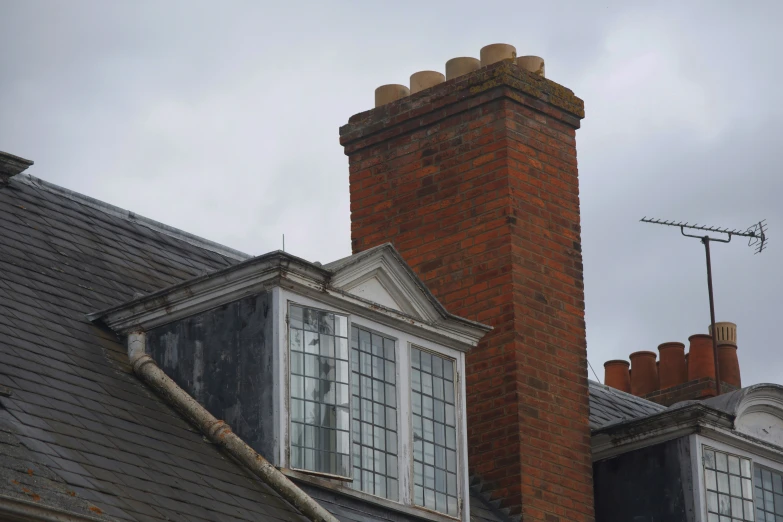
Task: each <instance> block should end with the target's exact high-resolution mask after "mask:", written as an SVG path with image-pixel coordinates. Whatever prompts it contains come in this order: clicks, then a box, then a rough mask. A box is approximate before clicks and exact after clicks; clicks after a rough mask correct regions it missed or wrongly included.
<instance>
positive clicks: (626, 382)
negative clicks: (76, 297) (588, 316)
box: [604, 322, 742, 400]
mask: <svg viewBox="0 0 783 522" xmlns="http://www.w3.org/2000/svg"><path fill="white" fill-rule="evenodd" d="M715 331H716V333H717V344H718V365H719V367H720V375H721V381H722V382H724V383H726V384H729V385H730V386H731V387H733V388H741V387H742V381H741V378H740V368H739V361H738V359H737V325H736V324H734V323H728V322H722V323H715ZM688 342H689V344H690V347H689V350H688V353H685V345H684V344H683V343H680V342H668V343H663V344H661V345H659V346H658V354H659V355H660V360H658V361H657V362H656V354H655V353H654V352H646V351H642V352H634V353H632V354H631V355H630V357H629V358H630V360H631V363H630V364H629V363H628V362H627V361H623V360H611V361H607V362H606V363H604V370H605V381H604V382H605V383H606V385H607V386H611V387H612V388H616V389H618V390H621V391H624V392H628V393H632V394H633V395H637V396H647V395H650V394H653V393H655V392H664V391H666V390H671V389H673V388H675V387H681V385H684V384H686V383H698V382H699V381H701V380H702V379H712V380H713V381H714V380H715V359H714V356H713V351H712V350H713V348H712V336H710V335H707V334H696V335H691V336H690V337H689V338H688ZM678 390H679V388H678ZM683 393H685V394H686V395H687V393H689V392H688V391H687V390H686V391H685V392H683ZM694 393H695V394H696V395H694V396H693V397H687V396H686V397H680V396H679V395H676V394H672V395H673V396H676V397H677V398H679V399H680V400H685V399H686V398H704V397H707V396H710V392H709V391H706V392H705V391H704V390H703V389H701V388H698V387H694ZM712 395H714V390H713V392H712ZM656 396H657V394H656ZM653 400H656V399H653Z"/></svg>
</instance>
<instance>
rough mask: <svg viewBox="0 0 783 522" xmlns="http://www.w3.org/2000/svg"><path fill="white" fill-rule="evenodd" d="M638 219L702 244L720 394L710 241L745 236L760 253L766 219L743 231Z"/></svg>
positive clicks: (765, 236) (763, 245)
mask: <svg viewBox="0 0 783 522" xmlns="http://www.w3.org/2000/svg"><path fill="white" fill-rule="evenodd" d="M640 221H641V222H642V223H652V224H653V225H666V226H670V227H679V228H680V233H681V234H682V235H683V236H685V237H693V238H696V239H700V240H701V242H702V244H704V251H705V253H706V255H707V290H708V291H709V295H710V335H711V337H712V355H713V358H714V364H715V385H716V388H717V389H716V392H717V394H718V395H720V394H721V384H720V368H719V367H718V340H717V338H716V335H715V299H714V298H713V294H712V262H711V261H710V242H711V241H716V242H718V243H728V242H729V241H731V238H732V236H738V237H747V238H749V239H748V246H751V247H754V254H760V253H761V252H763V251H764V249H765V248H767V241H768V238H767V224H766V220H764V219H762V220H761V221H759V222H758V223H756V224H755V225H752V226H750V227H748V229H747V230H745V231H744V232H743V231H742V230H738V229H728V228H720V227H710V226H706V225H699V224H698V223H695V224H693V225H690V224H688V223H682V222H675V221H664V220H661V219H652V218H648V217H646V216H645V217H643V218H642V219H640ZM685 229H689V230H702V231H705V232H715V233H718V234H725V235H726V236H727V237H725V238H717V237H710V236H709V235H707V234H705V235H703V236H700V235H696V234H686V233H685Z"/></svg>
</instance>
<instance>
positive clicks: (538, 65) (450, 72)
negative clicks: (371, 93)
mask: <svg viewBox="0 0 783 522" xmlns="http://www.w3.org/2000/svg"><path fill="white" fill-rule="evenodd" d="M479 55H480V56H481V59H480V60H479V59H476V58H471V57H467V56H463V57H459V58H452V59H451V60H449V61H447V62H446V74H445V76H444V75H443V74H442V73H440V72H437V71H419V72H416V73H413V74H412V75H411V78H410V88H408V87H405V86H404V85H398V84H388V85H381V86H380V87H378V88H377V89H375V106H376V107H380V106H382V105H386V104H387V103H391V102H393V101H397V100H399V99H401V98H405V97H406V96H410V95H411V94H416V93H417V92H421V91H423V90H425V89H429V88H430V87H434V86H436V85H438V84H440V83H443V82H445V81H449V80H453V79H454V78H459V77H460V76H463V75H465V74H468V73H471V72H473V71H475V70H477V69H480V68H481V67H486V66H487V65H492V64H493V63H497V62H500V61H503V60H509V61H511V62H514V63H515V64H516V65H517V66H518V67H519V68H520V69H522V70H525V71H528V72H530V73H533V74H537V75H539V76H542V77H543V76H545V74H544V59H543V58H541V57H538V56H521V57H519V58H517V50H516V48H515V47H514V46H513V45H509V44H502V43H498V44H490V45H486V46H484V47H482V48H481V51H480V52H479Z"/></svg>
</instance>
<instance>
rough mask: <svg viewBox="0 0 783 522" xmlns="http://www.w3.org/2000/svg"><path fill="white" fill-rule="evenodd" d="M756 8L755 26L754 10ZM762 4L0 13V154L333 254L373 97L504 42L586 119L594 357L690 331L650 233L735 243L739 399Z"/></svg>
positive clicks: (164, 214)
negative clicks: (687, 225)
mask: <svg viewBox="0 0 783 522" xmlns="http://www.w3.org/2000/svg"><path fill="white" fill-rule="evenodd" d="M748 6H751V7H748ZM782 16H783V13H782V8H781V7H780V5H779V3H777V2H771V1H770V2H760V1H759V2H753V3H752V4H742V5H740V4H736V3H732V2H688V3H683V2H620V1H612V2H609V1H607V2H582V1H580V2H577V1H572V2H565V1H563V2H547V3H539V4H537V5H531V4H527V3H519V2H517V3H509V2H482V3H480V4H476V3H475V2H394V3H389V2H384V3H380V2H347V1H346V2H309V3H307V2H302V3H295V2H274V3H273V2H241V1H233V2H221V3H216V2H206V1H201V2H197V1H188V2H185V1H169V2H166V3H160V2H152V1H141V2H124V3H121V2H103V1H98V0H93V1H86V0H82V1H71V2H54V1H43V0H37V1H25V2H10V1H8V0H5V1H2V0H0V71H2V75H0V114H1V115H2V118H0V149H2V150H7V151H9V152H12V153H16V154H19V155H22V156H25V157H30V158H32V159H34V160H35V161H36V166H35V167H33V168H32V169H31V171H30V172H31V173H32V174H34V175H37V176H40V177H42V178H44V179H46V180H48V181H51V182H54V183H58V184H61V185H64V186H67V187H69V188H71V189H74V190H78V191H80V192H83V193H86V194H88V195H90V196H93V197H97V198H99V199H103V200H106V201H108V202H110V203H113V204H116V205H119V206H121V207H125V208H129V209H132V210H133V211H135V212H138V213H140V214H143V215H147V216H149V217H152V218H154V219H158V220H161V221H163V222H165V223H168V224H171V225H173V226H177V227H180V228H183V229H186V230H188V231H191V232H193V233H196V234H200V235H203V236H205V237H208V238H210V239H213V240H216V241H220V242H223V243H226V244H227V245H229V246H232V247H234V248H238V249H241V250H245V251H248V252H250V253H255V254H258V253H263V252H266V251H269V250H273V249H277V248H279V247H280V246H281V235H282V234H283V233H285V234H286V246H287V248H288V250H290V251H292V252H293V253H295V254H298V255H301V256H303V257H306V258H309V259H318V260H321V261H328V260H330V259H335V258H338V257H341V256H343V255H346V254H348V253H349V250H350V223H349V201H348V180H347V177H348V176H347V161H346V159H345V157H344V155H343V153H342V149H341V147H340V145H339V143H338V133H337V130H338V128H339V126H340V125H342V124H344V123H345V122H346V121H347V119H348V117H349V116H350V115H352V114H354V113H357V112H360V111H363V110H366V109H368V108H370V106H371V104H372V92H373V89H374V88H375V87H376V86H377V85H380V84H383V83H406V81H407V78H408V76H409V75H410V74H411V73H413V72H415V71H417V70H421V69H433V68H434V69H442V67H443V63H444V62H445V61H446V60H447V59H449V58H451V57H454V56H462V55H476V54H477V53H478V50H479V48H480V47H481V46H482V45H485V44H487V43H493V42H498V41H507V42H510V43H513V44H515V45H516V46H517V49H518V51H519V52H520V54H539V55H542V56H544V57H545V58H546V60H547V72H548V76H549V77H550V78H552V79H553V80H555V81H558V82H559V83H562V84H563V85H565V86H567V87H569V88H572V89H573V90H574V91H575V92H576V94H577V95H579V96H581V97H582V98H584V99H585V103H586V111H587V118H586V119H585V120H584V122H583V128H582V129H581V130H580V131H578V134H577V143H578V151H579V161H580V179H581V191H582V194H581V198H582V219H583V246H584V261H585V278H586V280H585V285H586V294H587V323H588V346H589V358H590V360H591V362H592V363H593V366H594V367H595V368H596V370H598V372H599V375H600V376H601V377H602V371H601V369H600V366H601V363H602V362H603V361H604V360H607V359H612V358H619V357H626V356H627V355H628V353H630V352H631V351H635V350H640V349H653V348H654V347H655V346H656V345H657V344H659V343H661V342H664V341H669V340H681V341H685V340H686V338H687V336H688V335H690V334H692V333H696V332H704V331H706V326H707V322H708V319H709V316H708V313H707V301H706V282H705V274H704V266H703V250H702V248H701V245H700V244H699V243H698V242H697V241H695V240H686V239H684V238H682V237H680V236H679V235H678V232H677V231H676V230H664V229H657V228H655V227H653V226H651V225H643V224H639V223H638V222H637V220H638V219H639V218H640V217H642V216H643V215H645V214H648V215H656V216H661V217H666V218H675V219H683V220H687V221H700V222H702V221H703V222H710V223H716V224H720V225H726V226H731V227H743V226H748V225H750V224H751V223H753V222H754V221H757V220H758V219H761V218H764V217H766V218H767V219H768V220H769V223H770V231H771V235H772V238H773V240H772V242H771V243H770V248H769V251H767V252H766V253H765V254H763V255H761V256H755V257H754V256H752V255H751V251H750V250H749V249H748V248H747V247H745V246H743V245H742V244H740V243H741V242H739V241H738V242H737V243H736V244H735V243H734V242H732V244H730V245H721V246H716V247H715V249H714V265H715V284H716V299H717V313H718V318H719V320H721V319H723V320H733V321H736V322H737V323H739V336H740V363H741V364H742V367H743V375H744V377H745V383H746V384H750V383H753V382H760V381H775V382H783V370H779V369H778V368H779V366H780V365H779V364H775V362H776V361H779V360H780V355H779V354H778V351H779V350H778V349H777V346H776V345H777V343H778V335H777V331H776V325H777V323H778V320H777V317H776V313H777V312H778V310H780V309H781V307H780V303H779V301H780V298H779V297H778V296H780V295H781V293H782V292H783V285H782V284H781V283H780V281H779V279H780V278H779V276H778V272H777V270H776V268H777V265H778V263H777V260H778V259H779V255H780V250H778V248H777V246H776V245H777V243H776V242H775V239H774V238H775V237H776V232H777V231H778V229H779V228H780V226H781V224H782V223H783V219H782V218H783V215H782V214H783V211H781V209H780V205H778V200H779V197H780V194H781V189H782V188H783V187H781V183H783V182H781V180H780V176H779V175H778V173H779V171H780V168H779V165H780V161H779V153H778V149H779V148H780V144H781V143H782V142H783V140H781V138H783V136H781V130H780V128H779V127H780V125H779V118H780V117H781V115H783V102H781V101H780V98H779V95H778V93H777V91H778V90H779V87H778V86H779V85H780V83H781V73H780V70H779V68H778V67H777V65H776V64H777V61H778V59H779V58H778V54H779V49H781V48H783V36H780V35H779V34H778V33H779V31H777V29H776V28H777V26H778V25H779V23H780V21H781V18H782Z"/></svg>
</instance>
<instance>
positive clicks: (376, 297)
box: [342, 275, 405, 312]
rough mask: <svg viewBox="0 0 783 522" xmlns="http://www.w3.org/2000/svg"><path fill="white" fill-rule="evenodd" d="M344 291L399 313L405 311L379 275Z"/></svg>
mask: <svg viewBox="0 0 783 522" xmlns="http://www.w3.org/2000/svg"><path fill="white" fill-rule="evenodd" d="M342 289H343V290H345V291H346V292H350V293H351V294H353V295H355V296H357V297H361V298H362V299H366V300H368V301H372V302H373V303H378V304H380V305H383V306H385V307H386V308H391V309H392V310H397V311H398V312H404V311H405V310H403V308H404V306H403V305H401V304H400V303H398V302H397V301H396V300H395V299H394V297H393V296H392V295H391V293H390V292H389V291H388V290H387V289H386V287H385V286H384V285H383V283H382V282H381V279H380V278H379V277H378V275H373V276H372V277H370V278H369V279H366V280H364V281H360V282H358V283H356V284H355V285H350V286H344V287H343V288H342Z"/></svg>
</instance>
